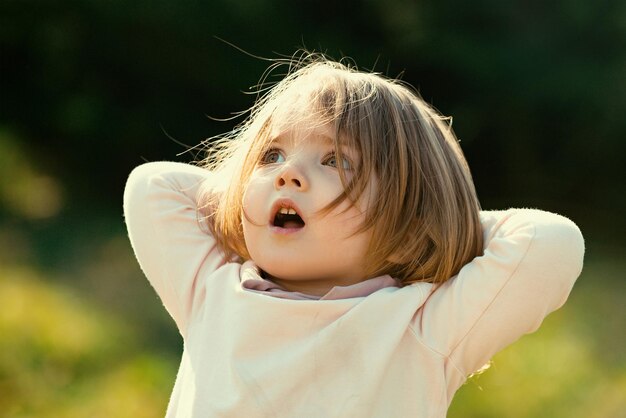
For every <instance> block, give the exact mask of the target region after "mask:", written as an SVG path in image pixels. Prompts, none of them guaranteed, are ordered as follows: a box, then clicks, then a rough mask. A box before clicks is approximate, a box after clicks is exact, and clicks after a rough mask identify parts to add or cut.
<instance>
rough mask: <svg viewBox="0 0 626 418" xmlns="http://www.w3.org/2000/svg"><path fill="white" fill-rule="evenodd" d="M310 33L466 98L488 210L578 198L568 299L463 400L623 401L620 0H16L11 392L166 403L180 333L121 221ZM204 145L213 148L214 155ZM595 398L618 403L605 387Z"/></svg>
mask: <svg viewBox="0 0 626 418" xmlns="http://www.w3.org/2000/svg"><path fill="white" fill-rule="evenodd" d="M217 37H219V38H221V39H224V40H225V41H227V42H229V43H232V44H234V45H236V46H238V47H241V48H243V49H245V50H246V51H248V52H250V53H251V54H254V55H259V56H264V57H270V58H276V57H279V56H284V55H287V56H289V55H291V54H292V53H293V52H294V51H295V50H296V49H297V48H299V47H306V48H308V49H310V50H316V51H324V52H327V53H329V54H330V55H331V56H334V57H336V58H339V57H341V56H349V57H351V58H352V59H354V61H355V62H356V63H357V64H358V65H359V66H360V67H361V68H363V69H372V70H375V71H379V72H382V73H383V74H386V75H388V76H390V77H396V76H399V75H400V76H401V77H402V78H403V79H404V80H405V81H407V82H409V83H411V84H412V85H413V86H415V87H416V89H418V90H419V92H420V93H421V94H422V96H423V97H424V98H425V99H426V100H427V101H428V102H430V103H432V104H433V105H434V106H435V107H437V108H438V109H440V110H441V112H442V113H444V114H446V115H452V116H453V117H454V125H453V126H454V128H455V130H456V132H457V134H458V136H459V138H460V140H461V145H462V146H463V148H464V150H465V152H466V155H467V157H468V160H469V162H470V166H471V167H472V171H473V174H474V178H475V181H476V185H477V189H478V192H479V196H480V198H481V201H482V203H483V206H484V207H485V208H494V207H497V208H502V207H507V206H533V207H541V208H544V209H547V210H552V211H556V212H560V213H563V214H566V215H568V216H569V217H571V218H572V219H573V220H574V221H576V222H577V223H578V224H579V225H580V226H581V229H582V230H583V233H584V235H585V236H586V238H587V247H588V250H587V254H588V262H587V264H586V268H585V271H584V273H583V276H582V278H581V281H580V284H579V285H577V286H576V288H575V290H574V293H573V296H572V299H571V301H570V302H569V303H568V304H567V305H566V307H565V308H564V309H563V310H561V311H559V312H558V313H557V314H555V315H553V316H551V317H549V318H548V320H547V321H546V325H545V327H544V328H542V329H541V330H540V331H539V332H538V333H536V334H534V335H532V336H529V337H525V338H523V339H522V340H521V342H520V343H518V344H517V345H514V346H513V347H511V348H509V349H507V350H505V351H504V352H503V353H501V354H500V355H499V356H497V357H496V358H495V360H494V365H493V366H492V368H491V370H489V371H487V372H486V373H485V374H484V375H482V376H479V377H477V378H474V379H472V380H470V382H469V383H468V384H466V385H465V386H464V387H463V388H462V390H461V391H460V392H459V394H458V396H457V398H456V400H455V401H454V403H453V406H452V409H451V412H450V416H463V417H501V416H509V417H539V416H546V417H566V416H567V417H612V416H617V413H618V412H617V411H619V410H620V408H621V409H622V410H623V409H626V406H625V405H624V401H623V400H622V399H621V398H620V397H619V394H621V393H624V389H625V388H626V365H625V360H624V354H623V353H624V352H626V342H625V341H624V335H623V331H622V328H623V324H624V323H625V322H626V314H625V312H624V307H623V305H624V304H623V303H621V300H622V299H623V297H624V295H625V294H626V292H625V289H624V285H623V284H622V283H623V280H622V279H623V277H624V273H623V272H624V267H626V266H624V263H623V253H624V247H625V246H626V241H625V239H624V236H623V235H624V231H625V230H626V218H625V217H624V216H623V213H626V190H625V188H624V179H625V178H626V173H625V166H626V165H625V164H624V163H623V160H624V155H626V141H624V140H625V139H626V118H624V116H623V113H624V111H625V110H626V77H624V74H626V3H625V2H623V1H618V0H600V1H591V0H573V1H572V0H568V1H566V0H557V1H553V2H541V1H526V2H520V1H496V0H477V1H474V2H471V3H468V2H463V1H460V0H441V1H436V2H435V1H410V0H387V1H374V0H345V1H332V2H331V1H321V0H302V1H286V0H230V1H226V0H215V1H213V0H212V1H199V0H196V1H184V2H183V1H181V2H175V1H171V0H170V1H167V0H153V1H149V2H148V1H134V2H125V1H120V0H109V1H104V0H82V1H78V0H74V1H72V0H66V1H52V0H40V1H33V0H20V1H18V0H3V1H2V2H0V248H1V249H2V251H1V254H0V411H3V412H2V414H4V415H6V416H10V417H31V416H38V417H39V416H55V417H57V416H58V417H73V416H80V417H82V416H124V415H123V413H125V412H120V411H129V412H128V416H146V417H148V416H151V417H152V416H162V415H163V411H164V408H165V404H166V403H167V397H168V394H169V391H170V390H171V387H172V385H173V379H174V375H175V369H176V362H177V357H178V355H179V352H180V339H179V337H178V336H177V334H176V332H175V330H174V329H173V326H172V323H171V321H170V320H169V319H168V318H167V317H166V315H165V313H164V312H163V310H162V308H161V306H160V303H159V301H158V300H157V299H156V297H155V295H154V293H153V292H152V290H151V289H150V288H149V287H148V285H147V284H146V283H145V281H144V280H143V279H142V274H141V272H140V271H139V269H138V267H137V265H136V262H135V261H134V259H133V256H132V253H131V250H130V247H129V245H128V243H127V240H126V238H125V236H124V234H125V233H124V226H123V220H122V217H121V193H122V189H123V184H124V181H125V178H126V176H127V174H128V172H129V171H130V169H131V168H132V167H134V166H135V165H137V164H139V163H141V162H142V161H144V160H159V159H170V160H178V161H190V160H193V159H196V158H199V156H198V155H197V154H195V153H193V152H191V153H183V154H182V155H177V154H179V153H182V152H184V151H186V149H187V148H188V147H187V146H185V145H181V143H182V144H187V145H195V144H197V143H199V142H200V141H201V140H203V139H204V138H207V137H210V136H213V135H216V134H219V133H221V132H224V131H227V130H229V129H231V128H232V127H233V126H234V125H235V124H236V123H237V122H239V121H241V119H235V120H231V121H226V122H216V121H214V120H212V119H210V118H208V117H207V116H210V117H214V118H228V117H230V116H231V115H232V114H233V113H235V112H239V111H242V110H245V109H246V108H248V107H249V106H250V105H251V103H252V101H253V99H254V95H246V94H241V91H243V92H248V93H249V92H251V91H253V90H254V89H251V88H250V86H254V85H255V84H256V83H257V81H258V80H259V77H260V75H261V73H262V72H263V70H264V69H265V67H266V66H267V65H268V62H267V61H265V60H263V59H259V58H254V57H252V56H250V55H247V54H245V53H242V52H240V51H239V50H237V49H236V48H234V47H232V46H230V45H229V44H227V43H226V42H222V41H220V40H218V39H217ZM200 156H201V155H200ZM599 405H602V407H600V406H599Z"/></svg>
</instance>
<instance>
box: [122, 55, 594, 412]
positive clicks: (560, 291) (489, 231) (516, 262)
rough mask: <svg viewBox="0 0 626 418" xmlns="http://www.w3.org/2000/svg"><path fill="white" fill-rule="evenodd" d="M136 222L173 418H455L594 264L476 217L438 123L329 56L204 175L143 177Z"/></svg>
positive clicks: (272, 99) (503, 217) (316, 61)
mask: <svg viewBox="0 0 626 418" xmlns="http://www.w3.org/2000/svg"><path fill="white" fill-rule="evenodd" d="M494 175H495V173H494ZM124 212H125V216H126V223H127V226H128V231H129V236H130V240H131V242H132V245H133V248H134V250H135V254H136V256H137V259H138V260H139V263H140V264H141V267H142V269H143V271H144V273H145V274H146V276H147V277H148V279H149V280H150V283H151V284H152V285H153V286H154V288H155V289H156V291H157V293H158V294H159V296H160V297H161V299H162V301H163V303H164V305H165V307H166V309H167V310H168V312H169V313H170V315H171V316H172V317H173V319H174V321H175V322H176V325H177V326H178V329H179V331H180V333H181V334H182V336H183V340H184V351H183V356H182V361H181V365H180V369H179V372H178V377H177V379H176V384H175V386H174V391H173V394H172V397H171V400H170V404H169V408H168V411H167V416H168V417H272V418H274V417H291V418H306V417H312V418H313V417H314V418H319V417H344V418H345V417H359V418H363V417H384V418H388V417H444V416H445V415H446V411H447V408H448V406H449V404H450V402H451V400H452V397H453V395H454V393H455V391H456V390H457V389H458V388H459V386H461V385H462V384H463V382H464V381H465V379H466V378H467V376H468V375H470V374H471V373H473V372H475V371H476V370H477V369H479V368H480V367H481V366H483V365H484V364H485V363H487V362H488V361H489V359H490V358H491V357H492V356H493V355H494V354H495V353H496V352H497V351H499V350H501V349H502V348H503V347H505V346H507V345H508V344H511V343H512V342H514V341H515V340H517V339H518V338H519V337H520V336H521V335H522V334H525V333H529V332H533V331H535V330H536V329H537V328H538V327H539V325H540V324H541V321H542V320H543V318H544V317H545V316H546V315H547V314H548V313H550V312H551V311H553V310H555V309H557V308H558V307H560V306H561V305H562V304H563V303H564V302H565V299H566V298H567V296H568V294H569V292H570V290H571V288H572V286H573V284H574V281H575V279H576V278H577V277H578V275H579V273H580V271H581V268H582V258H583V252H584V246H583V239H582V236H581V234H580V231H579V230H578V228H577V227H576V225H574V224H573V223H572V222H571V221H569V220H568V219H566V218H563V217H561V216H559V215H555V214H551V213H547V212H541V211H538V210H530V209H510V210H506V211H496V212H480V211H479V204H478V199H477V198H476V193H475V190H474V186H473V183H472V179H471V176H470V172H469V169H468V167H467V163H466V161H465V159H464V157H463V154H462V152H461V150H460V148H459V146H458V143H457V140H456V138H455V136H454V134H453V133H452V130H451V128H450V126H449V124H448V123H447V120H446V118H443V117H442V116H440V115H439V114H438V113H437V112H436V111H435V110H434V109H433V108H431V107H430V106H428V105H427V104H426V103H425V102H424V101H423V100H422V99H420V98H419V97H418V96H417V95H416V94H415V93H414V92H413V91H411V90H410V89H409V88H407V87H406V86H404V85H402V84H401V83H399V82H397V81H394V80H388V79H385V78H383V77H382V76H380V75H377V74H368V73H362V72H358V71H356V70H354V69H351V68H348V67H347V66H344V65H342V64H340V63H336V62H331V61H329V60H327V59H325V58H323V57H319V56H311V57H308V59H306V60H304V61H301V62H298V63H292V68H291V71H290V74H289V75H288V76H287V77H286V78H285V79H284V80H283V81H281V82H279V83H277V84H276V85H275V86H274V87H273V88H272V89H270V90H269V91H268V92H267V93H266V94H265V95H264V96H263V97H261V98H260V99H259V100H258V101H257V103H256V104H255V106H254V107H253V108H252V109H251V113H250V116H249V118H248V119H247V121H246V122H245V123H244V124H243V125H242V126H240V127H239V128H238V129H236V130H235V131H234V132H232V133H230V134H228V135H227V136H225V137H224V138H223V139H222V141H221V143H220V144H219V145H218V148H217V150H216V151H214V152H212V153H211V155H210V158H209V159H208V160H207V162H206V164H205V166H204V167H202V168H200V167H196V166H190V165H185V164H179V163H169V162H160V163H149V164H145V165H142V166H140V167H138V168H136V169H135V170H134V171H133V172H132V173H131V175H130V177H129V179H128V183H127V186H126V191H125V194H124Z"/></svg>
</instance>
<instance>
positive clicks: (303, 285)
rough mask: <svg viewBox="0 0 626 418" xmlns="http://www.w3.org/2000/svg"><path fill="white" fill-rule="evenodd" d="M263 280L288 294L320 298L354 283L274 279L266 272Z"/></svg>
mask: <svg viewBox="0 0 626 418" xmlns="http://www.w3.org/2000/svg"><path fill="white" fill-rule="evenodd" d="M263 278H265V279H267V280H271V281H272V282H274V283H276V284H277V285H279V286H280V287H282V288H283V289H285V290H287V291H289V292H299V293H304V294H305V295H311V296H319V297H322V296H324V295H325V294H327V293H328V292H329V291H330V290H331V289H332V288H333V287H335V286H350V285H352V284H356V283H358V282H359V281H355V282H354V283H337V281H334V280H323V279H311V280H286V279H279V278H278V277H274V276H272V275H270V274H268V273H267V272H263Z"/></svg>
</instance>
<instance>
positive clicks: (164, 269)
mask: <svg viewBox="0 0 626 418" xmlns="http://www.w3.org/2000/svg"><path fill="white" fill-rule="evenodd" d="M207 181H209V182H210V181H211V173H210V172H209V171H208V170H204V169H202V168H199V167H195V166H191V165H188V164H181V163H172V162H156V163H147V164H143V165H141V166H139V167H137V168H135V169H134V170H133V171H132V172H131V174H130V176H129V178H128V181H127V183H126V188H125V190H124V216H125V221H126V226H127V229H128V235H129V238H130V242H131V244H132V247H133V250H134V252H135V256H136V257H137V260H138V261H139V265H140V266H141V269H142V270H143V272H144V274H145V275H146V277H147V278H148V280H149V281H150V283H151V284H152V286H153V287H154V289H155V290H156V292H157V294H158V295H159V297H160V298H161V300H162V301H163V304H164V305H165V308H166V309H167V311H168V312H169V314H170V315H171V316H172V318H173V319H174V321H175V322H176V325H177V326H178V329H179V331H180V333H181V334H182V335H183V337H184V336H185V333H186V328H187V324H188V321H189V318H190V316H191V315H192V313H193V311H194V309H195V305H196V304H197V303H198V301H199V300H201V299H202V296H203V295H200V294H198V293H199V291H198V290H197V289H198V286H197V281H198V276H199V274H200V272H202V273H203V275H204V273H210V272H211V271H214V270H216V269H217V268H218V267H219V266H220V265H222V264H224V256H223V254H222V252H221V251H219V249H218V248H217V246H216V241H215V239H214V238H213V237H212V236H211V235H209V234H208V230H207V228H204V227H202V226H201V222H202V221H201V217H200V216H199V214H198V211H197V204H196V196H197V194H198V191H199V189H200V186H201V185H203V184H204V182H207Z"/></svg>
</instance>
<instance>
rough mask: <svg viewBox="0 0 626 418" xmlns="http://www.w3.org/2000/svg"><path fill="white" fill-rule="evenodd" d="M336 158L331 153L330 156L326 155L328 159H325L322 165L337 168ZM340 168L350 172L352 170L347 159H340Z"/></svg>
mask: <svg viewBox="0 0 626 418" xmlns="http://www.w3.org/2000/svg"><path fill="white" fill-rule="evenodd" d="M337 163H338V162H337V156H336V155H335V154H334V153H332V154H330V155H328V157H326V159H324V161H322V164H324V165H327V166H329V167H335V168H337V167H338V164H337ZM341 168H343V169H344V170H350V169H352V164H351V163H350V160H348V159H347V158H345V157H344V158H342V159H341Z"/></svg>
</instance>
